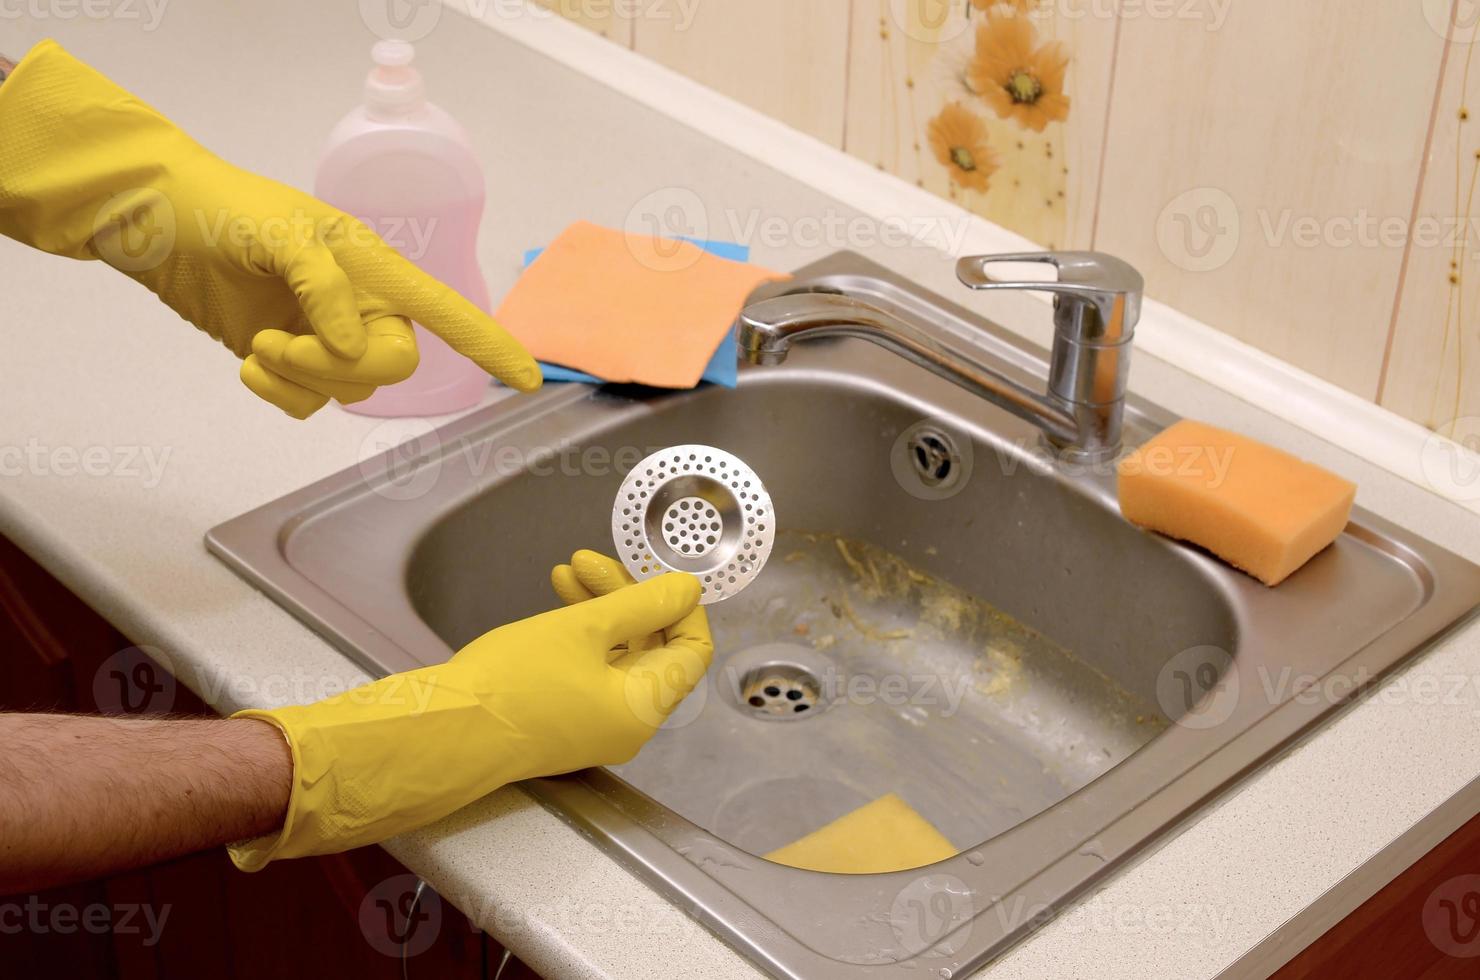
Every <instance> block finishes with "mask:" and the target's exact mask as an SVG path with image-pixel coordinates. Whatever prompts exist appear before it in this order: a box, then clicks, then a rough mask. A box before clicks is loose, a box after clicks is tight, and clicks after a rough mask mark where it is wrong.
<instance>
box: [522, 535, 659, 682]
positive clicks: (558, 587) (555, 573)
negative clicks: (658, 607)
mask: <svg viewBox="0 0 1480 980" xmlns="http://www.w3.org/2000/svg"><path fill="white" fill-rule="evenodd" d="M634 584H636V583H635V580H634V579H633V578H632V576H631V575H630V574H628V572H627V569H626V568H624V567H623V566H622V563H621V562H619V561H617V560H616V559H615V558H608V557H607V556H606V555H603V554H601V553H600V552H596V551H587V550H584V549H582V550H581V551H577V552H576V553H575V554H573V555H571V556H570V564H569V565H556V566H555V567H554V568H553V569H551V570H550V585H551V587H552V588H554V589H555V595H556V596H558V597H559V599H560V601H561V602H563V603H565V604H566V605H568V606H573V605H575V604H576V603H578V602H585V601H587V600H588V599H594V598H596V597H597V596H603V595H607V594H608V593H611V592H615V591H616V590H618V589H624V588H626V587H627V586H629V585H634ZM663 643H664V639H663V634H662V633H661V632H659V633H647V634H644V635H642V636H632V637H628V638H627V639H626V640H624V641H623V642H622V643H620V644H618V645H617V648H616V653H617V656H618V659H620V658H621V657H622V656H624V655H625V654H628V653H641V652H642V651H644V650H651V649H652V648H653V647H660V646H662V645H663Z"/></svg>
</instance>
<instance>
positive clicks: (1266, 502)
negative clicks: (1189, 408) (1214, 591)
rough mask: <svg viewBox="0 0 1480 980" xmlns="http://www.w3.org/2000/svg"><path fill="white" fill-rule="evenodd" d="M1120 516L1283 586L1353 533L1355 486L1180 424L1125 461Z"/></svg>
mask: <svg viewBox="0 0 1480 980" xmlns="http://www.w3.org/2000/svg"><path fill="white" fill-rule="evenodd" d="M1119 476H1120V481H1119V482H1120V511H1121V513H1123V514H1124V515H1125V516H1126V519H1127V520H1129V521H1131V522H1132V523H1135V524H1139V525H1141V526H1142V527H1148V528H1151V529H1152V530H1153V531H1160V532H1161V533H1162V534H1165V535H1167V536H1168V537H1173V538H1177V539H1179V540H1182V541H1191V542H1192V543H1193V544H1198V545H1201V546H1202V547H1204V548H1206V549H1208V550H1209V551H1211V552H1212V553H1213V554H1215V555H1217V556H1218V557H1219V558H1222V559H1223V560H1224V561H1226V562H1228V563H1229V564H1230V565H1232V566H1234V567H1235V568H1239V569H1242V570H1243V571H1245V572H1248V573H1249V574H1250V575H1252V576H1254V577H1255V578H1257V579H1258V580H1259V581H1261V582H1263V583H1264V584H1265V585H1278V584H1279V583H1280V582H1283V581H1284V580H1285V579H1286V578H1287V577H1289V575H1290V574H1291V573H1292V572H1294V571H1295V570H1296V569H1297V568H1299V567H1300V566H1301V565H1304V564H1305V563H1306V562H1307V561H1309V560H1310V559H1311V558H1312V557H1313V556H1314V555H1315V554H1316V553H1317V552H1319V551H1321V549H1323V548H1325V547H1326V546H1327V545H1328V544H1330V543H1331V542H1332V541H1335V540H1336V536H1337V535H1338V534H1340V533H1341V529H1342V528H1344V527H1346V521H1347V517H1348V516H1349V515H1350V514H1351V509H1352V501H1353V499H1354V498H1355V497H1356V492H1357V487H1356V484H1354V483H1351V482H1350V481H1348V480H1343V479H1342V478H1341V477H1339V476H1337V475H1336V474H1335V473H1331V472H1329V471H1327V470H1323V469H1321V468H1320V467H1319V466H1316V465H1315V464H1313V463H1307V462H1305V461H1303V460H1300V459H1297V458H1296V457H1294V456H1291V455H1290V454H1289V453H1285V452H1281V451H1280V450H1278V449H1275V448H1274V447H1272V446H1266V445H1264V444H1263V443H1261V442H1256V441H1254V440H1253V439H1249V438H1246V437H1244V436H1241V435H1238V434H1237V433H1233V432H1227V431H1225V430H1223V429H1217V428H1214V427H1213V426H1211V425H1204V424H1203V423H1201V422H1193V421H1190V420H1183V421H1181V422H1178V423H1177V424H1175V425H1173V426H1170V427H1169V428H1167V429H1166V430H1164V431H1163V432H1161V433H1160V434H1159V435H1157V436H1156V437H1155V438H1153V439H1151V440H1150V441H1149V442H1147V443H1146V444H1145V445H1143V446H1141V447H1140V448H1139V449H1137V450H1136V451H1135V452H1133V453H1131V454H1130V455H1128V456H1126V457H1125V459H1123V460H1121V461H1120V467H1119Z"/></svg>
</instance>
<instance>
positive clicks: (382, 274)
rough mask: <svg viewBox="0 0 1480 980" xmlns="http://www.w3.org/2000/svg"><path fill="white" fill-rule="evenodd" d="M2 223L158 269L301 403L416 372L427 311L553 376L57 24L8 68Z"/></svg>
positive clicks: (261, 386) (460, 340) (189, 305)
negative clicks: (86, 55)
mask: <svg viewBox="0 0 1480 980" xmlns="http://www.w3.org/2000/svg"><path fill="white" fill-rule="evenodd" d="M0 233H3V234H5V235H8V236H9V237H11V238H14V239H17V240H19V241H22V242H25V243H27V244H29V245H34V246H35V247H37V248H40V249H44V250H45V251H48V252H53V253H55V254H58V255H67V256H70V257H72V258H77V259H101V260H102V261H103V262H106V263H107V264H108V265H111V266H113V267H114V268H115V269H118V270H119V271H120V272H122V273H124V274H125V275H128V276H130V277H132V278H133V279H135V280H137V281H138V282H140V283H142V284H144V285H145V286H147V287H148V288H149V289H151V290H153V291H154V293H156V294H157V295H158V296H159V298H160V299H162V300H163V301H164V302H165V303H166V304H167V305H168V306H169V307H170V308H171V309H173V310H174V311H175V312H177V313H179V314H180V315H181V316H182V317H184V318H185V319H186V320H188V321H190V322H191V323H193V324H195V325H196V326H197V327H199V328H200V329H202V330H204V331H205V332H206V333H208V334H210V335H211V336H212V337H215V338H216V339H217V340H220V341H221V342H222V343H224V344H225V345H226V346H227V347H229V348H230V349H231V350H232V352H233V353H235V354H236V355H237V356H238V357H241V358H245V360H244V362H243V364H242V369H241V379H242V381H243V382H245V383H246V385H247V387H248V388H250V389H251V390H252V391H254V392H256V393H257V394H258V395H260V396H261V397H263V398H265V399H266V400H268V401H270V402H272V403H273V404H274V405H277V406H278V407H279V408H281V409H282V410H283V411H285V412H287V413H288V414H289V415H292V416H294V417H295V418H306V417H307V416H309V415H311V414H312V413H313V412H315V411H317V410H318V409H319V408H322V407H323V405H324V403H325V402H326V401H328V399H330V398H334V399H337V400H339V401H341V402H353V401H359V400H361V399H364V398H367V397H369V396H370V394H371V393H373V392H374V390H375V388H376V386H377V385H383V384H393V383H395V382H397V381H403V380H405V379H406V378H407V377H409V376H410V374H411V372H412V370H413V369H414V368H415V367H416V363H417V353H416V341H415V339H414V335H413V334H412V331H411V325H410V322H409V321H410V320H415V321H417V322H418V323H420V324H421V325H422V326H424V327H426V328H427V329H428V330H430V331H431V332H432V333H434V334H437V335H438V336H440V337H441V338H442V339H444V340H446V341H447V342H448V344H450V345H451V346H452V347H453V348H454V349H455V350H457V351H458V352H460V353H462V354H463V355H465V356H467V357H469V358H471V359H472V360H473V361H474V362H475V363H477V364H478V365H479V366H480V367H482V368H483V369H484V370H486V371H488V372H489V373H490V374H492V375H493V376H494V377H497V378H498V379H499V380H501V381H503V382H504V383H505V384H508V385H510V386H511V387H514V388H518V389H519V390H521V391H530V390H533V389H535V388H538V387H539V385H540V370H539V366H538V365H537V364H536V363H535V362H534V360H533V358H531V357H530V356H529V354H528V352H526V351H525V350H524V348H522V347H521V346H520V345H519V343H518V342H517V341H516V340H514V339H513V338H512V337H511V336H509V334H508V333H506V332H505V331H504V330H503V328H501V327H500V326H498V324H496V323H494V322H493V320H492V319H490V318H489V317H488V316H487V315H486V314H484V313H483V311H481V310H479V309H478V308H477V307H476V306H474V305H473V304H472V303H470V302H468V301H467V300H466V299H464V298H463V297H462V296H460V295H458V293H457V292H456V291H454V290H453V289H451V288H450V287H448V286H445V285H443V284H442V283H440V282H438V281H437V280H435V279H433V278H432V277H430V276H428V275H427V274H426V273H424V272H422V271H421V270H420V269H418V268H417V267H416V266H415V265H413V264H412V263H411V262H409V261H407V260H406V259H405V258H403V257H402V256H401V255H400V254H399V253H398V252H396V250H395V249H394V248H392V247H391V246H389V245H387V244H386V243H385V242H384V241H382V240H381V239H380V237H379V236H377V235H376V234H375V233H374V232H373V231H371V230H370V229H369V228H368V227H366V226H365V225H364V224H362V223H360V222H359V221H356V220H355V219H354V218H352V217H350V216H349V215H347V214H345V213H344V212H342V211H339V210H337V209H335V208H332V207H330V206H329V205H327V204H325V203H323V202H322V201H319V200H317V199H315V198H313V197H311V196H310V195H308V194H304V193H302V192H300V191H296V190H294V189H293V188H291V187H287V186H285V185H283V184H279V183H277V182H276V181H272V180H268V179H267V178H265V177H259V176H257V175H256V174H251V173H248V172H246V171H244V170H240V169H238V168H236V167H233V166H232V165H230V164H228V163H226V162H225V161H223V160H221V159H220V158H218V157H216V156H214V155H212V154H211V153H210V152H208V151H207V150H205V149H204V148H203V147H201V146H200V145H199V144H198V143H196V142H195V141H194V140H192V139H191V138H190V137H189V136H187V135H185V133H183V132H182V131H181V130H180V129H178V128H177V127H176V126H175V125H174V124H173V123H171V122H170V121H169V120H168V119H166V118H165V117H164V116H162V115H160V114H159V113H158V112H156V111H155V110H153V109H151V108H150V107H149V106H147V105H145V104H144V103H143V102H140V101H139V100H138V99H136V98H134V97H133V96H132V95H130V94H129V93H128V92H125V91H124V90H123V89H121V88H119V87H118V86H117V85H114V84H113V83H112V82H110V81H109V80H108V79H106V78H104V77H103V76H102V75H100V74H98V73H97V72H96V71H93V70H92V69H91V68H89V67H88V66H87V65H84V64H83V63H81V62H80V61H78V60H76V59H75V58H73V57H72V56H71V55H69V54H67V52H65V51H63V50H62V48H61V47H60V46H59V45H57V44H56V43H54V42H51V41H45V42H42V43H41V44H38V45H37V46H36V47H34V48H32V49H31V51H30V53H29V54H27V55H26V57H25V58H24V59H23V60H22V61H21V63H20V64H19V65H17V66H16V69H15V71H14V72H13V73H12V74H11V75H10V77H9V78H8V79H6V81H5V83H4V84H3V85H0Z"/></svg>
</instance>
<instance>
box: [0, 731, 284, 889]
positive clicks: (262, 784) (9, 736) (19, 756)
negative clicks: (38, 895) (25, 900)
mask: <svg viewBox="0 0 1480 980" xmlns="http://www.w3.org/2000/svg"><path fill="white" fill-rule="evenodd" d="M292 777H293V760H292V757H291V755H290V754H289V752H288V746H287V743H286V742H285V741H284V740H283V736H282V734H281V733H280V732H279V731H278V730H277V729H276V728H275V727H273V726H272V725H270V724H268V723H266V722H262V721H257V720H255V719H251V718H241V719H220V718H209V719H199V720H197V719H149V720H145V719H119V718H108V717H98V716H85V715H42V714H0V894H10V893H13V892H16V891H26V890H31V889H36V888H43V887H47V886H49V885H54V884H61V883H63V882H67V881H77V880H82V879H86V878H93V877H97V876H99V875H103V874H107V873H110V872H114V871H120V870H124V869H127V868H135V867H139V866H141V865H145V864H151V863H153V862H155V861H160V860H163V859H165V858H170V857H175V856H177V855H180V854H188V853H190V852H192V851H198V850H201V849H202V848H206V847H212V846H217V845H221V844H227V843H230V842H232V841H238V840H245V839H247V838H251V837H259V836H262V835H264V834H267V833H270V832H272V831H273V830H275V829H277V828H278V827H279V826H281V825H282V821H283V815H284V813H285V812H286V810H287V806H288V794H289V791H290V788H291V785H292Z"/></svg>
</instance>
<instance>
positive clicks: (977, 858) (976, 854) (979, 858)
mask: <svg viewBox="0 0 1480 980" xmlns="http://www.w3.org/2000/svg"><path fill="white" fill-rule="evenodd" d="M966 860H967V861H968V862H970V863H971V864H973V865H975V866H976V867H978V868H980V867H981V866H982V865H984V864H986V863H987V858H986V855H984V854H982V852H981V851H972V852H971V853H970V854H968V855H966Z"/></svg>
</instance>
